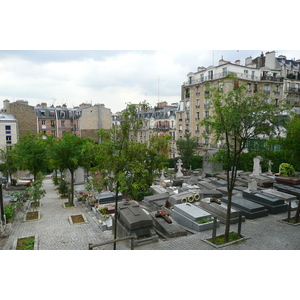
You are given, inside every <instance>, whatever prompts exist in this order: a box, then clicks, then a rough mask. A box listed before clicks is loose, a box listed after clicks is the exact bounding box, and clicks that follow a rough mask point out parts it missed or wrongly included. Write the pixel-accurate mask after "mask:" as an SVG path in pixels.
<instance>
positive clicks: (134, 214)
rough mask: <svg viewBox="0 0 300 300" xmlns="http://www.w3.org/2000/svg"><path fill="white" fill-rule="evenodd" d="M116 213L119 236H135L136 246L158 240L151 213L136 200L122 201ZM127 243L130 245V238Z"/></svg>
mask: <svg viewBox="0 0 300 300" xmlns="http://www.w3.org/2000/svg"><path fill="white" fill-rule="evenodd" d="M116 215H117V218H118V222H117V226H118V227H117V233H118V237H119V238H121V237H126V236H135V238H134V244H133V245H134V246H139V245H144V244H148V243H152V242H157V241H158V236H157V234H156V233H155V230H154V227H153V220H152V218H151V216H150V214H149V213H148V212H147V211H146V210H144V209H143V208H141V207H140V206H139V204H138V203H136V202H135V201H131V202H128V203H120V204H119V207H118V213H117V214H115V216H116ZM115 216H114V217H115ZM113 223H114V222H113ZM113 226H114V224H113ZM127 243H128V245H130V241H129V240H128V241H127Z"/></svg>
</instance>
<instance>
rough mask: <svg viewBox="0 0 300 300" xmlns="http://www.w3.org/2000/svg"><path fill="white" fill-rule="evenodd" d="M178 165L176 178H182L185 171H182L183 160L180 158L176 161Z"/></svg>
mask: <svg viewBox="0 0 300 300" xmlns="http://www.w3.org/2000/svg"><path fill="white" fill-rule="evenodd" d="M176 165H177V169H178V170H177V173H176V175H175V177H176V178H182V177H183V173H182V171H181V170H182V160H181V159H179V160H178V162H177V163H176Z"/></svg>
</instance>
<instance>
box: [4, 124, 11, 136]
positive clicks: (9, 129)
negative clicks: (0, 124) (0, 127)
mask: <svg viewBox="0 0 300 300" xmlns="http://www.w3.org/2000/svg"><path fill="white" fill-rule="evenodd" d="M5 133H6V134H10V133H11V126H10V125H6V126H5Z"/></svg>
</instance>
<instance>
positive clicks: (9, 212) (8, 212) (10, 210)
mask: <svg viewBox="0 0 300 300" xmlns="http://www.w3.org/2000/svg"><path fill="white" fill-rule="evenodd" d="M14 212H15V210H14V207H13V206H12V205H7V206H4V214H5V217H6V221H7V222H10V221H11V220H12V218H13V216H14Z"/></svg>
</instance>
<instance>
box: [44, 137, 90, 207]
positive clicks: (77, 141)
mask: <svg viewBox="0 0 300 300" xmlns="http://www.w3.org/2000/svg"><path fill="white" fill-rule="evenodd" d="M86 143H87V140H86V139H84V138H82V137H78V136H76V135H73V134H71V133H66V134H65V135H64V136H63V137H61V138H59V139H57V141H56V142H55V143H54V144H53V145H52V148H51V152H50V153H51V154H50V157H51V159H52V160H53V165H54V166H56V167H58V168H59V170H69V172H70V175H71V184H70V197H69V204H70V205H74V173H75V171H76V170H77V169H78V168H79V167H85V166H86V163H87V160H86V158H85V157H84V155H83V148H84V146H85V145H86Z"/></svg>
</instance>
